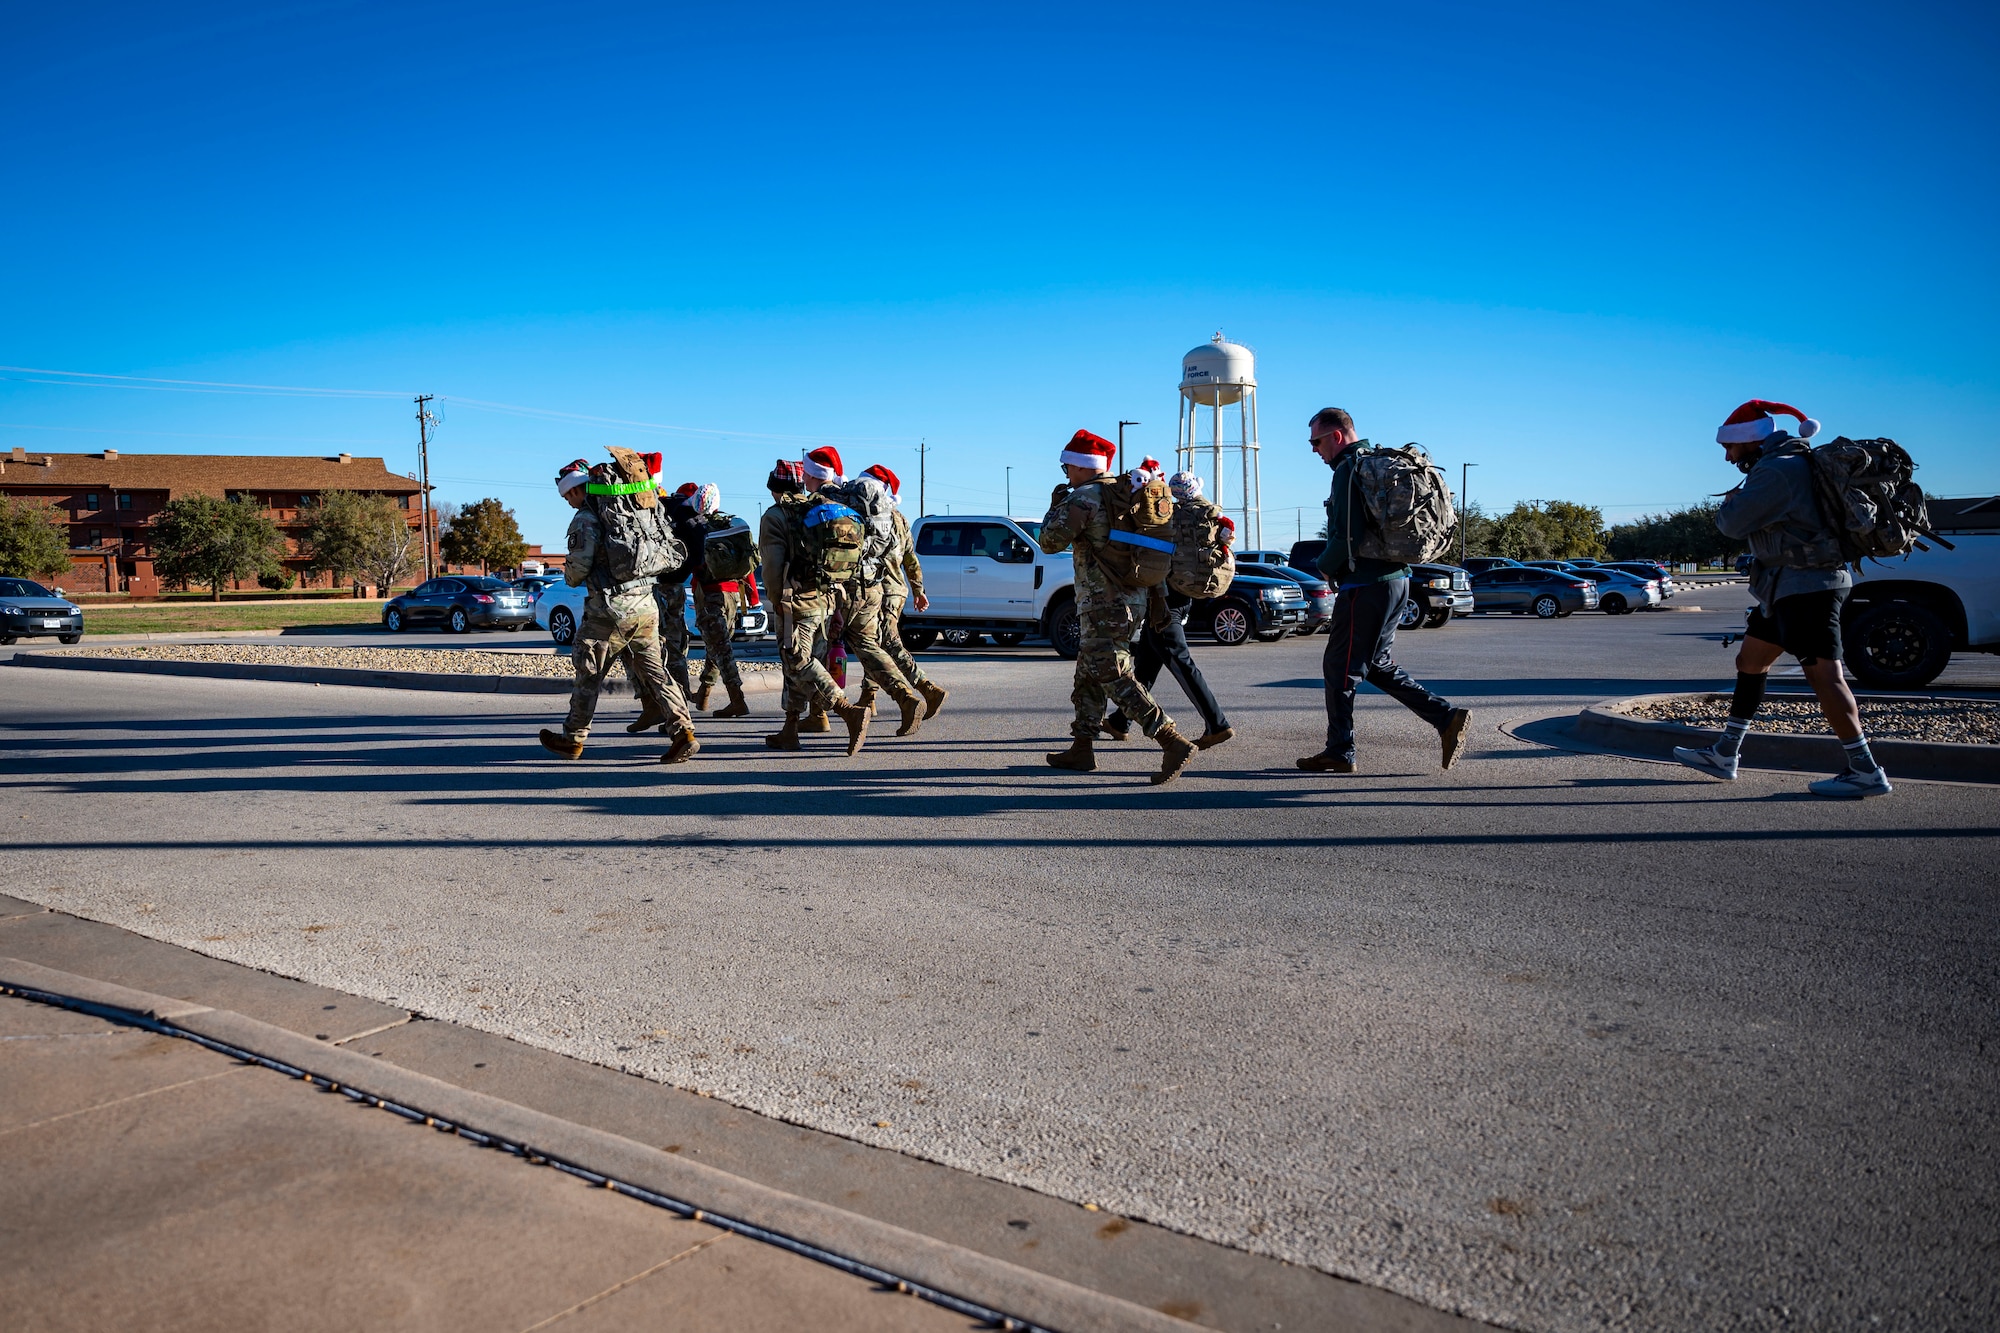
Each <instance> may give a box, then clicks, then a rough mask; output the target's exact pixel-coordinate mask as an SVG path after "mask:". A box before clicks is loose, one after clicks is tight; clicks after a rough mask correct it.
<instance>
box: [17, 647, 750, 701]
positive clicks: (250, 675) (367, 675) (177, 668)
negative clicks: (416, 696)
mask: <svg viewBox="0 0 2000 1333" xmlns="http://www.w3.org/2000/svg"><path fill="white" fill-rule="evenodd" d="M11 661H12V664H13V665H14V666H17V667H40V668H43V669H46V670H56V671H116V672H136V673H138V674H140V675H151V676H205V677H208V678H210V679H216V680H273V681H282V682H285V683H287V684H292V685H357V686H362V687H366V688H373V689H386V690H448V691H456V692H458V693H462V694H568V693H569V691H570V682H569V681H568V680H565V679H563V678H562V677H560V676H481V675H474V674H472V673H470V672H463V673H439V672H427V671H370V670H364V669H361V668H358V667H314V666H281V665H278V664H275V663H253V662H174V661H165V660H159V661H156V660H151V659H146V658H130V657H90V656H87V655H79V656H69V655H67V654H65V653H60V652H55V651H48V652H38V653H17V654H15V656H14V657H13V658H12V659H11ZM784 685H785V683H784V676H783V673H782V672H778V671H746V672H744V673H743V692H744V693H745V694H775V693H777V692H778V691H779V690H782V689H783V688H784ZM603 692H604V693H605V694H607V695H610V696H613V697H616V696H619V695H629V694H631V693H632V689H631V686H630V684H629V683H628V682H627V680H626V677H625V674H624V673H623V672H619V671H614V672H612V673H611V674H610V675H608V676H606V677H605V678H604V691H603Z"/></svg>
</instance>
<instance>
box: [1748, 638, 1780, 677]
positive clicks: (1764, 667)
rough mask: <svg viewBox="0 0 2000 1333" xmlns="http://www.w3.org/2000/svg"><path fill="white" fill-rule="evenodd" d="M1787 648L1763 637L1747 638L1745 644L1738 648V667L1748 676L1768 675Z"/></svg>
mask: <svg viewBox="0 0 2000 1333" xmlns="http://www.w3.org/2000/svg"><path fill="white" fill-rule="evenodd" d="M1784 655H1785V650H1784V649H1783V648H1780V647H1779V646H1778V645H1777V644H1775V643H1766V642H1764V641H1763V640H1762V639H1745V640H1743V646H1742V647H1741V648H1738V649H1737V650H1736V669H1737V670H1738V671H1740V672H1742V673H1743V674H1744V675H1746V676H1768V675H1770V674H1771V668H1772V666H1773V665H1775V664H1776V662H1777V660H1778V659H1779V658H1780V657H1783V656H1784Z"/></svg>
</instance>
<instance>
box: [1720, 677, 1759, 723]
mask: <svg viewBox="0 0 2000 1333" xmlns="http://www.w3.org/2000/svg"><path fill="white" fill-rule="evenodd" d="M1766 679H1768V677H1765V676H1763V675H1755V676H1753V675H1751V674H1750V673H1749V672H1747V671H1739V672H1737V673H1736V697H1735V699H1733V700H1731V701H1730V704H1729V716H1731V717H1733V718H1736V719H1738V720H1739V721H1743V722H1748V721H1749V720H1750V719H1751V718H1753V717H1755V716H1757V708H1758V706H1759V705H1760V704H1762V703H1763V702H1764V682H1765V681H1766Z"/></svg>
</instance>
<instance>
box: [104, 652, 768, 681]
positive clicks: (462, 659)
mask: <svg viewBox="0 0 2000 1333" xmlns="http://www.w3.org/2000/svg"><path fill="white" fill-rule="evenodd" d="M64 655H65V656H71V657H122V658H138V659H142V660H150V661H154V662H223V663H234V664H242V665H250V666H295V667H341V668H345V669H347V670H351V671H424V672H431V673H435V674H441V675H470V676H548V677H554V678H558V679H562V680H567V679H569V677H570V675H571V670H570V659H569V657H568V656H567V655H566V654H557V653H553V652H534V651H527V652H521V651H515V652H489V651H484V650H481V649H478V648H337V647H313V646H310V645H306V644H264V643H254V644H253V643H161V644H143V645H138V644H135V645H120V646H116V647H111V646H107V647H103V648H87V649H71V650H67V651H66V652H65V653H64ZM738 665H739V666H740V667H741V668H742V669H743V670H744V671H774V670H776V669H777V668H776V666H775V664H773V663H770V662H746V661H741V660H739V661H738Z"/></svg>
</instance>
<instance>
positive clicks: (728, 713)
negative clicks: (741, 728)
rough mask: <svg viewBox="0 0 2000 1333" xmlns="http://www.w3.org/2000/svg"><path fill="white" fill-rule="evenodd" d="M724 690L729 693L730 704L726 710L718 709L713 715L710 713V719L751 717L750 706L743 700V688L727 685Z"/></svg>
mask: <svg viewBox="0 0 2000 1333" xmlns="http://www.w3.org/2000/svg"><path fill="white" fill-rule="evenodd" d="M722 688H723V689H725V690H728V691H729V704H728V706H727V707H725V708H718V709H716V710H715V711H714V712H713V713H710V714H709V716H710V717H748V716H750V705H749V704H748V703H746V702H745V701H744V699H743V687H742V686H741V685H727V684H725V685H724V686H723V687H722Z"/></svg>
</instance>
